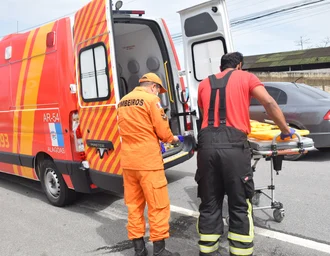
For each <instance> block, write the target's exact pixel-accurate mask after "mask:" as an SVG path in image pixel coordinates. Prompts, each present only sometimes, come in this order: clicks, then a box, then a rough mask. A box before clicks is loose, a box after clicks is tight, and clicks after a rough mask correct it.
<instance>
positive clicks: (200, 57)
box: [192, 37, 226, 81]
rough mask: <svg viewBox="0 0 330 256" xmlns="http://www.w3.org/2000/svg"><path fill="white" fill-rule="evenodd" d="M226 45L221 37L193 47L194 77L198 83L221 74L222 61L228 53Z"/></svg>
mask: <svg viewBox="0 0 330 256" xmlns="http://www.w3.org/2000/svg"><path fill="white" fill-rule="evenodd" d="M225 45H226V44H225V41H224V39H223V38H220V37H217V38H213V39H211V40H205V41H200V42H198V43H195V44H193V45H192V55H193V60H194V63H193V65H194V76H195V79H196V80H197V81H202V80H203V79H205V78H207V77H208V76H209V75H211V74H216V73H218V72H220V68H219V67H220V60H221V57H222V55H224V54H225V52H226V49H225Z"/></svg>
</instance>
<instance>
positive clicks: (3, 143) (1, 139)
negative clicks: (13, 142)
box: [0, 133, 10, 148]
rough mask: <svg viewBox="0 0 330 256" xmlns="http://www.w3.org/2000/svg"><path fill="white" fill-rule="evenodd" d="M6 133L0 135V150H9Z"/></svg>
mask: <svg viewBox="0 0 330 256" xmlns="http://www.w3.org/2000/svg"><path fill="white" fill-rule="evenodd" d="M8 138H9V137H8V134H7V133H0V148H9V147H10V144H9V139H8Z"/></svg>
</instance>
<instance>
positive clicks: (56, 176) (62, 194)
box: [40, 159, 75, 207]
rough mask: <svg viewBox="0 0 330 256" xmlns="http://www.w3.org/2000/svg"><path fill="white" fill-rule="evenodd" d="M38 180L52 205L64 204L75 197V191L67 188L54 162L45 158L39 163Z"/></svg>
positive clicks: (70, 201)
mask: <svg viewBox="0 0 330 256" xmlns="http://www.w3.org/2000/svg"><path fill="white" fill-rule="evenodd" d="M40 181H41V186H42V189H43V190H44V192H45V194H46V196H47V199H48V201H49V202H50V203H51V204H52V205H54V206H60V207H62V206H65V205H68V204H70V203H72V201H73V200H74V199H75V191H73V190H71V189H69V188H68V187H67V185H66V183H65V181H64V179H63V177H62V174H61V173H60V172H59V171H58V170H57V167H56V165H55V163H54V162H53V161H52V160H50V159H45V160H43V161H42V162H41V164H40Z"/></svg>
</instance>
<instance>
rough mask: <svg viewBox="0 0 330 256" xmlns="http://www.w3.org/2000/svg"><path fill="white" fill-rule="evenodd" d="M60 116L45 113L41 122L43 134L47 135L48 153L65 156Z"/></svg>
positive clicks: (56, 113) (53, 113) (55, 113)
mask: <svg viewBox="0 0 330 256" xmlns="http://www.w3.org/2000/svg"><path fill="white" fill-rule="evenodd" d="M60 121H61V120H60V115H59V113H58V112H51V113H49V112H47V113H44V114H43V122H44V123H45V126H46V128H45V132H46V133H47V134H49V135H47V136H48V138H47V144H48V145H49V146H48V147H47V151H48V152H50V153H58V154H65V148H64V136H63V131H62V126H61V123H60Z"/></svg>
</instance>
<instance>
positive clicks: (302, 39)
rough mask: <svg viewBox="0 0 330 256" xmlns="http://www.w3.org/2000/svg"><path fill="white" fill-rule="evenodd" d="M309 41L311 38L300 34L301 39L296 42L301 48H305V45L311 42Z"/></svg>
mask: <svg viewBox="0 0 330 256" xmlns="http://www.w3.org/2000/svg"><path fill="white" fill-rule="evenodd" d="M309 41H310V39H309V38H307V39H304V37H303V36H300V40H298V41H296V42H295V43H296V45H297V46H299V47H301V50H304V45H306V44H309V43H310V42H309Z"/></svg>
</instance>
